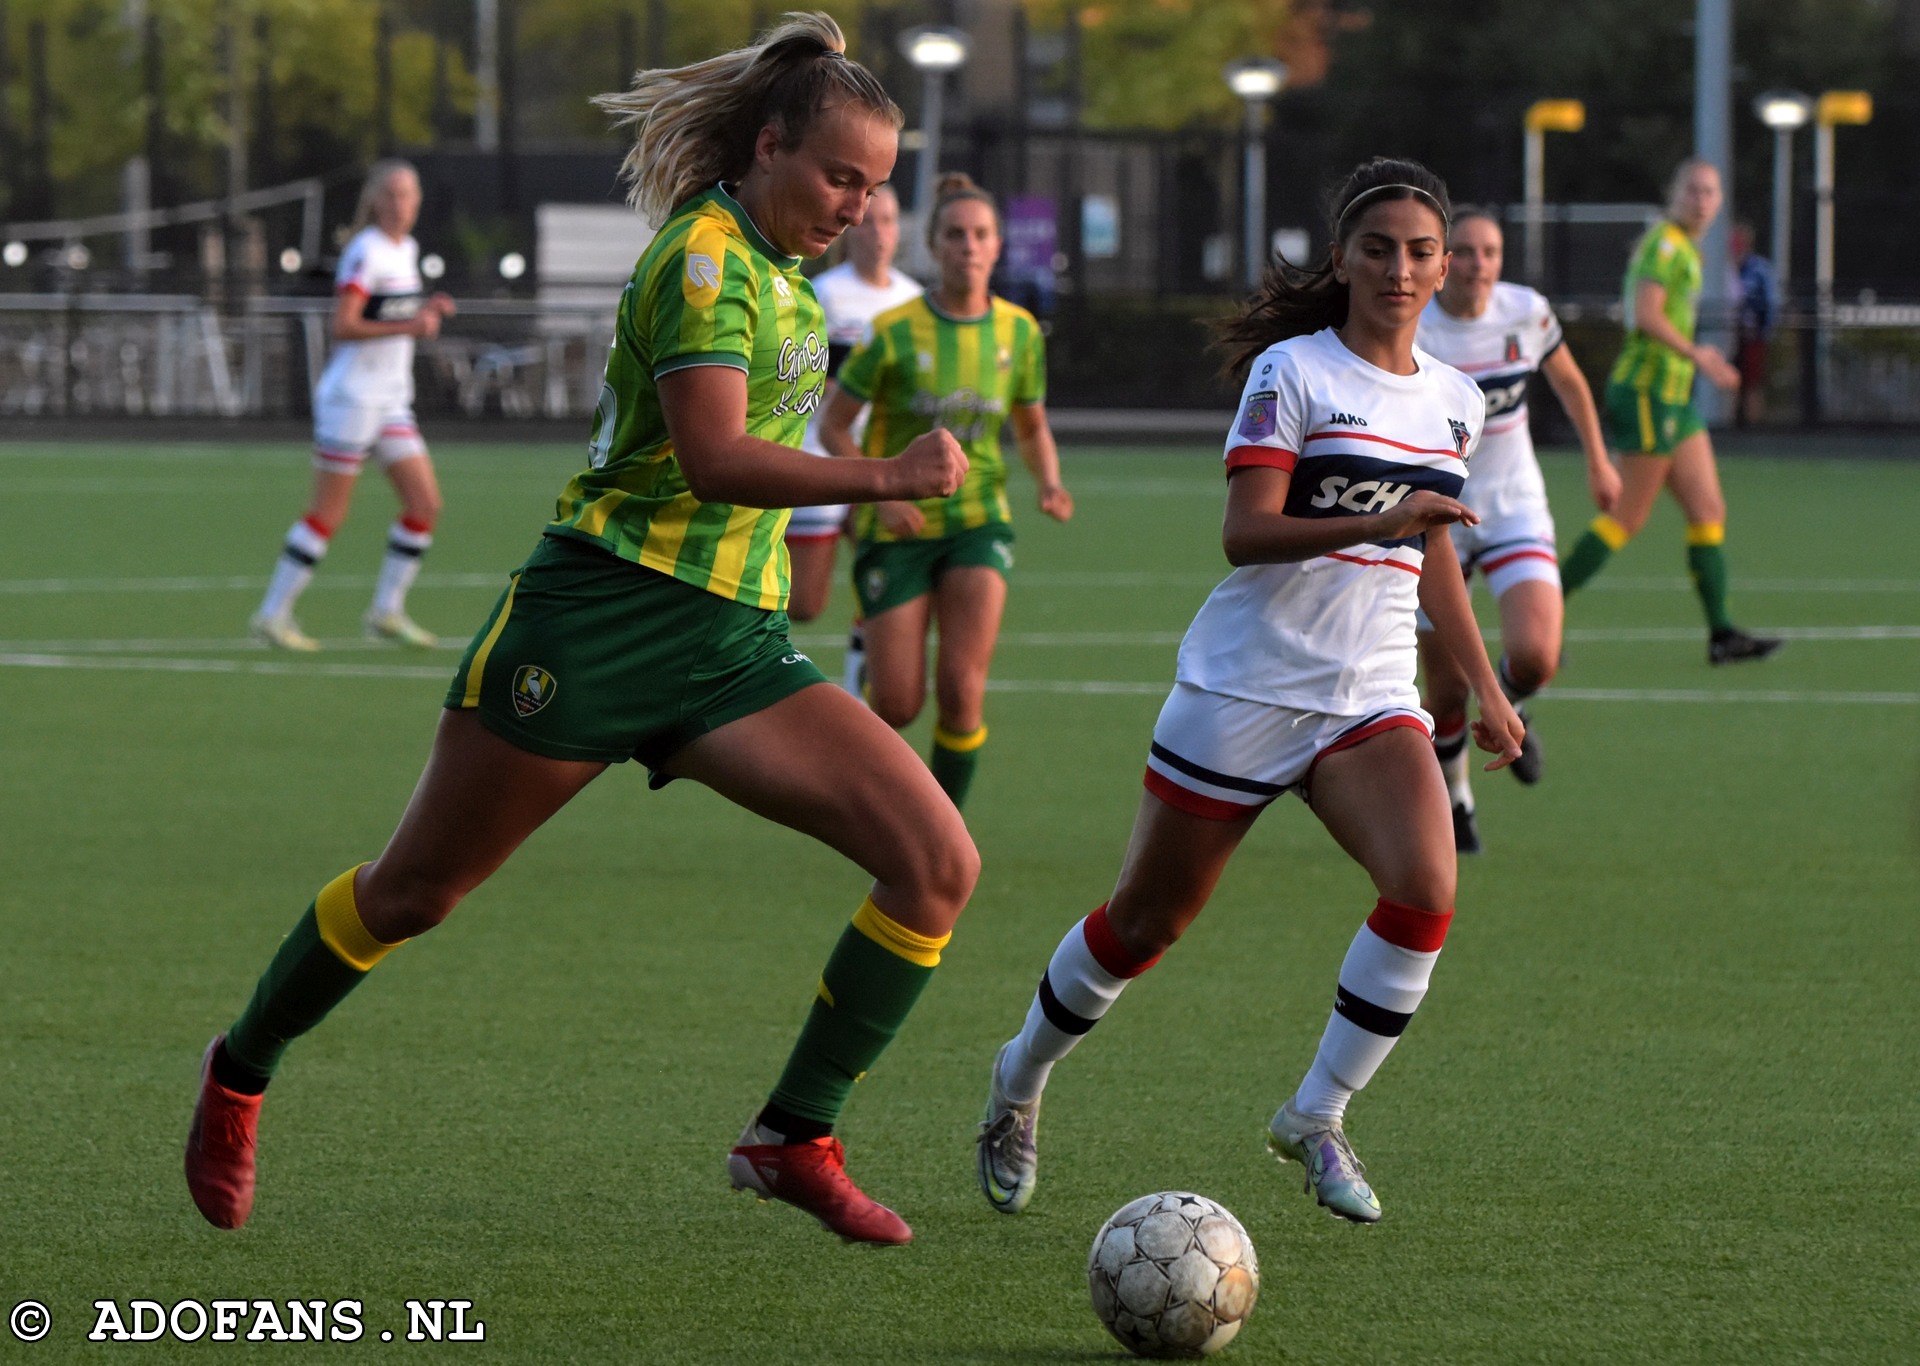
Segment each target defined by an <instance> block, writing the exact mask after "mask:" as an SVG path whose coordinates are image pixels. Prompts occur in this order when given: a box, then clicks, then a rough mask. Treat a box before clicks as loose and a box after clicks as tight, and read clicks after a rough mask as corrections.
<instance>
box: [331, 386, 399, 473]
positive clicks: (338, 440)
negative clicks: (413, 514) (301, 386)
mask: <svg viewBox="0 0 1920 1366" xmlns="http://www.w3.org/2000/svg"><path fill="white" fill-rule="evenodd" d="M426 453H427V443H426V442H424V441H422V440H421V439H420V424H419V423H417V422H415V421H414V418H413V409H412V408H411V407H405V406H402V407H391V406H386V405H378V404H365V403H344V402H340V401H337V400H333V401H330V400H327V399H324V398H316V399H315V401H314V408H313V467H314V468H315V469H317V470H325V471H327V472H329V473H332V474H358V473H360V467H361V466H362V465H364V464H365V463H366V459H367V456H368V455H369V454H371V455H372V456H373V458H374V459H375V460H376V461H378V462H379V464H380V466H381V468H383V469H384V468H385V467H387V466H388V465H393V464H397V463H399V462H400V461H402V460H412V459H415V458H417V457H419V456H423V455H425V454H426Z"/></svg>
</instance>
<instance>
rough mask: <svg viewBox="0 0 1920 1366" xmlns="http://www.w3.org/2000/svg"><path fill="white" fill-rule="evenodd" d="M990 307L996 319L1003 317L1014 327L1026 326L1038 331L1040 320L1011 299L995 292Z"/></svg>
mask: <svg viewBox="0 0 1920 1366" xmlns="http://www.w3.org/2000/svg"><path fill="white" fill-rule="evenodd" d="M991 308H992V310H993V314H994V318H995V320H996V321H998V320H1000V319H1003V318H1004V319H1005V320H1006V321H1007V322H1009V323H1011V324H1012V325H1014V326H1015V327H1028V328H1031V329H1033V331H1034V332H1035V333H1036V334H1038V333H1039V331H1040V320H1039V319H1038V318H1036V317H1034V316H1033V314H1032V313H1031V312H1030V311H1028V310H1027V309H1024V308H1022V307H1020V305H1019V304H1017V303H1015V302H1013V300H1011V299H1003V298H1001V297H1000V296H999V295H998V294H995V295H993V296H992V303H991Z"/></svg>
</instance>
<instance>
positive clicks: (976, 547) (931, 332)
mask: <svg viewBox="0 0 1920 1366" xmlns="http://www.w3.org/2000/svg"><path fill="white" fill-rule="evenodd" d="M1000 241H1001V234H1000V214H999V210H998V209H997V208H996V207H995V206H994V202H993V197H992V196H991V195H989V194H988V193H987V192H986V191H985V190H983V189H981V188H980V187H979V186H977V185H975V184H974V183H973V181H972V180H970V179H968V178H967V177H966V176H964V175H959V174H949V175H946V176H943V177H942V178H941V180H940V184H939V187H938V189H937V191H936V193H935V196H934V205H933V213H932V215H931V217H930V218H929V220H928V223H927V242H928V245H929V246H931V247H932V248H933V254H934V261H935V264H936V265H937V266H938V268H939V274H940V278H939V280H938V282H937V283H936V284H935V285H934V287H933V288H932V289H930V290H928V291H927V293H925V294H924V295H922V296H921V297H920V298H918V299H915V300H913V301H912V302H911V303H906V304H902V305H901V306H900V307H898V308H894V309H891V310H889V311H887V312H885V313H882V314H880V315H879V316H878V317H876V318H875V319H874V320H873V327H872V329H871V332H870V335H869V336H868V338H867V339H866V340H865V341H864V342H862V343H861V344H860V345H859V346H858V347H856V348H855V350H854V352H853V354H852V355H851V356H849V357H847V361H846V364H845V365H843V366H842V367H841V368H840V373H839V375H838V376H837V377H836V378H837V379H838V381H839V391H838V392H837V393H836V394H835V395H834V397H833V399H832V401H831V402H830V403H829V404H828V405H827V414H826V417H825V418H824V419H823V420H822V422H821V424H820V435H821V440H822V441H823V442H824V443H825V444H826V447H827V449H828V450H830V451H832V452H834V454H836V455H854V454H858V453H859V449H860V448H859V446H857V445H856V444H855V442H854V438H853V431H852V427H853V422H854V419H855V418H857V417H858V416H859V415H860V410H861V408H862V406H863V405H867V404H871V405H872V410H873V411H872V415H871V417H870V418H869V419H868V422H867V432H866V438H865V446H866V454H867V455H869V456H872V457H877V458H884V457H887V456H891V455H894V454H895V453H897V452H899V451H900V450H902V449H904V448H905V447H906V446H907V445H908V443H910V442H912V441H914V440H916V439H918V438H919V437H921V436H922V435H923V434H924V433H926V432H929V431H937V430H940V429H943V428H944V429H945V430H947V431H950V432H952V433H953V434H954V436H955V437H956V438H958V439H959V441H960V444H961V446H962V447H963V448H964V449H965V450H966V452H967V459H968V461H969V467H968V471H967V479H966V482H965V483H964V484H962V485H961V486H960V488H959V490H958V491H957V492H955V493H953V494H952V495H951V496H948V497H944V498H926V499H922V500H920V501H918V502H909V501H894V502H883V503H878V504H873V505H869V506H866V507H862V508H860V509H858V510H857V511H856V512H855V513H854V534H855V538H856V540H857V543H858V548H857V549H856V551H855V552H854V561H853V586H854V592H855V593H856V594H857V595H858V597H859V599H860V611H861V615H862V616H863V617H864V618H865V619H866V641H867V680H868V701H869V702H870V703H872V705H873V709H874V710H875V711H876V712H878V713H879V714H880V717H881V719H882V720H885V721H886V722H888V723H889V724H891V725H894V726H904V725H906V724H908V723H909V722H911V721H912V720H913V719H914V717H916V716H918V715H919V714H920V708H921V705H922V704H923V703H924V702H925V700H926V694H927V679H926V675H927V628H928V626H929V625H930V624H933V623H937V624H938V626H939V630H940V646H939V652H938V655H937V657H936V659H935V663H934V695H935V703H936V705H937V707H938V708H939V718H938V722H937V724H936V725H935V726H934V731H933V757H932V764H933V776H934V777H935V778H937V779H938V780H939V782H940V786H941V787H943V788H944V789H946V792H947V795H948V796H950V797H952V798H953V803H954V805H955V806H958V805H960V804H961V803H962V802H963V801H965V800H966V796H967V789H968V788H969V787H970V786H971V785H972V783H973V774H974V770H975V768H976V767H977V766H978V764H979V760H980V750H981V747H982V746H983V745H985V744H986V741H987V727H986V724H985V722H984V720H983V719H982V715H981V709H982V706H983V704H984V702H985V699H986V691H987V669H988V666H989V665H990V664H991V663H992V661H993V647H994V643H995V641H996V640H997V639H998V638H999V635H1000V615H1001V612H1002V611H1003V610H1004V609H1005V607H1006V602H1007V575H1008V574H1009V573H1010V572H1011V571H1012V569H1013V525H1012V522H1011V514H1010V512H1009V510H1008V507H1007V491H1006V485H1007V465H1006V460H1005V458H1004V457H1003V456H1002V454H1001V451H1000V427H1001V424H1002V423H1003V422H1007V421H1011V422H1012V424H1013V434H1014V440H1015V442H1016V443H1017V444H1018V446H1019V448H1020V458H1021V460H1022V461H1023V462H1024V463H1025V465H1026V467H1027V469H1028V470H1029V471H1031V472H1032V474H1033V477H1034V481H1035V482H1036V483H1037V484H1038V485H1039V492H1040V510H1041V511H1042V512H1044V513H1046V514H1047V516H1049V517H1052V518H1053V519H1054V520H1055V521H1060V522H1064V521H1066V520H1067V519H1068V518H1069V517H1071V516H1072V515H1073V497H1072V495H1071V494H1069V493H1068V492H1067V490H1066V488H1065V487H1064V486H1063V485H1062V484H1061V482H1060V457H1059V453H1058V452H1057V451H1056V450H1055V448H1054V444H1053V433H1052V431H1050V430H1049V429H1048V427H1047V414H1046V409H1045V407H1044V406H1043V402H1044V400H1045V398H1046V390H1047V357H1046V346H1045V343H1044V341H1043V339H1042V338H1041V335H1040V325H1039V323H1038V322H1036V321H1035V320H1034V317H1033V315H1032V314H1031V313H1028V312H1027V311H1026V310H1025V309H1024V308H1020V307H1018V306H1017V305H1015V304H1010V303H1008V302H1007V301H1006V300H1005V299H1001V298H996V297H995V296H994V295H993V294H992V293H991V292H990V291H989V290H988V287H987V286H988V281H989V280H990V279H991V278H992V275H993V267H994V263H995V262H996V261H998V260H999V259H1000Z"/></svg>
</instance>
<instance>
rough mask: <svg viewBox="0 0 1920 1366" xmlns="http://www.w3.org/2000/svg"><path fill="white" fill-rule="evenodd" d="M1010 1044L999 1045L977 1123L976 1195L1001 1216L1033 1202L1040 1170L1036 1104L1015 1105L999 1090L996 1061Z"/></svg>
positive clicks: (1038, 1106)
mask: <svg viewBox="0 0 1920 1366" xmlns="http://www.w3.org/2000/svg"><path fill="white" fill-rule="evenodd" d="M1012 1046H1013V1045H1012V1044H1011V1043H1007V1044H1003V1045H1001V1048H1000V1051H999V1052H998V1053H997V1054H995V1055H994V1059H993V1081H992V1084H991V1085H989V1086H988V1088H987V1117H986V1118H985V1119H984V1120H982V1121H981V1122H980V1138H979V1151H978V1159H979V1169H980V1192H981V1194H983V1195H985V1196H986V1197H987V1203H988V1204H990V1205H992V1206H993V1207H994V1208H995V1209H997V1210H999V1211H1000V1212H1001V1213H1002V1214H1018V1213H1019V1212H1020V1211H1021V1210H1023V1209H1025V1208H1026V1207H1027V1201H1029V1200H1031V1199H1033V1187H1034V1185H1035V1182H1036V1179H1037V1175H1038V1172H1039V1169H1040V1154H1039V1151H1038V1150H1037V1149H1036V1148H1035V1147H1034V1142H1033V1135H1034V1130H1036V1129H1037V1128H1039V1127H1040V1102H1039V1100H1038V1099H1037V1098H1036V1099H1035V1100H1034V1101H1032V1102H1031V1103H1030V1104H1027V1105H1016V1104H1014V1103H1013V1102H1012V1101H1010V1100H1008V1099H1007V1098H1006V1095H1005V1093H1003V1092H1002V1091H1001V1089H1000V1061H1001V1059H1002V1058H1004V1057H1006V1055H1007V1049H1009V1048H1011V1047H1012Z"/></svg>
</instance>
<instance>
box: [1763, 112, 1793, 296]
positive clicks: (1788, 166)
mask: <svg viewBox="0 0 1920 1366" xmlns="http://www.w3.org/2000/svg"><path fill="white" fill-rule="evenodd" d="M1767 247H1768V249H1769V250H1770V251H1772V252H1773V274H1774V278H1775V279H1776V280H1778V281H1779V282H1780V293H1781V294H1782V295H1783V296H1784V295H1785V294H1786V292H1787V282H1788V281H1789V280H1791V279H1792V278H1793V129H1791V128H1776V129H1774V130H1773V230H1772V232H1771V233H1770V234H1769V240H1768V243H1767Z"/></svg>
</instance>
